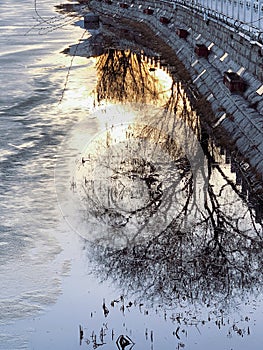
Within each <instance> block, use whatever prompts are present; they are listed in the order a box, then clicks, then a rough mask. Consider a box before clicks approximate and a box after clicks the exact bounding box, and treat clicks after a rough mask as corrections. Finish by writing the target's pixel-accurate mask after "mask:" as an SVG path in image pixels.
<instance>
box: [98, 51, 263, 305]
mask: <svg viewBox="0 0 263 350" xmlns="http://www.w3.org/2000/svg"><path fill="white" fill-rule="evenodd" d="M116 61H118V64H117V62H116ZM141 64H142V62H141V61H140V60H138V56H132V54H131V53H130V52H126V53H124V52H119V53H117V54H116V52H111V53H108V54H107V55H106V56H103V58H101V62H100V65H98V68H99V84H98V90H97V91H98V100H102V99H104V98H110V99H111V98H112V99H117V100H118V101H121V102H124V101H126V100H128V101H130V100H131V98H130V96H132V100H133V98H134V100H135V101H138V100H139V101H140V102H142V101H146V100H147V98H148V96H151V98H152V99H153V100H154V101H155V99H156V98H157V96H158V90H156V89H155V86H156V85H154V81H153V80H152V78H147V74H148V75H149V73H147V70H146V68H145V66H143V67H142V68H140V69H138V65H141ZM129 66H130V67H129ZM120 67H122V68H120ZM134 67H137V68H136V69H134ZM111 73H113V76H111ZM135 77H140V82H141V85H140V84H139V85H138V83H137V82H138V79H137V78H135ZM126 79H127V80H126ZM127 81H129V84H128V83H127ZM142 82H143V83H142ZM113 87H114V88H113ZM118 88H119V90H118ZM116 90H118V91H116ZM162 105H163V112H162V113H161V115H160V113H159V114H158V115H157V114H154V113H152V114H151V116H150V117H149V118H148V119H147V123H145V125H141V126H138V125H135V126H133V127H131V128H130V136H129V137H127V138H126V141H125V142H126V146H125V147H126V148H127V149H129V151H127V152H126V153H125V152H124V153H122V156H120V158H119V159H118V162H120V163H121V164H122V166H123V167H124V168H123V169H122V170H121V168H120V167H119V168H116V167H115V168H114V167H113V168H114V169H115V170H114V171H113V174H112V176H116V177H118V176H123V177H128V178H129V179H131V178H133V180H134V179H138V178H139V179H140V181H143V182H144V184H145V187H146V188H147V189H148V191H149V192H151V193H152V194H153V193H154V192H153V187H154V186H155V190H161V191H160V192H159V197H158V196H157V197H156V203H158V201H161V202H162V205H164V208H165V210H172V212H173V216H172V219H171V220H170V221H169V222H168V221H165V222H166V223H167V225H166V226H165V225H164V226H163V227H162V229H160V230H159V231H158V232H156V231H154V230H153V229H152V227H151V229H150V230H148V231H147V235H143V239H141V240H139V242H138V241H137V240H134V239H133V240H127V242H126V243H127V244H126V245H124V246H119V247H118V246H114V245H112V244H108V243H109V242H110V241H112V240H113V239H114V238H113V237H114V235H115V234H116V239H117V240H118V239H120V231H118V233H117V231H114V229H112V230H111V233H110V238H109V240H108V241H107V239H105V237H104V238H103V239H102V240H96V241H95V244H94V245H92V254H91V260H93V261H95V266H94V269H95V270H97V272H98V275H99V276H100V278H101V279H102V280H104V279H108V278H110V279H112V280H113V281H114V282H115V283H119V285H120V287H121V288H124V289H125V290H126V293H127V294H129V295H131V294H134V295H135V296H136V297H137V298H138V299H140V300H148V301H151V302H152V303H161V304H164V305H175V304H178V305H181V306H182V305H184V304H186V303H193V302H200V303H204V304H206V305H210V304H211V303H217V304H218V305H220V306H221V307H226V306H227V305H228V306H229V305H231V303H233V304H235V303H236V302H237V300H238V301H239V300H241V299H242V298H243V297H244V295H245V294H250V293H258V292H260V291H261V289H262V281H263V275H262V267H263V266H262V261H263V249H262V248H263V240H262V224H261V223H258V222H256V219H255V212H254V210H251V207H249V206H248V205H247V203H246V202H245V201H244V200H243V198H242V195H241V191H240V189H239V188H238V187H237V186H236V185H235V184H234V183H233V182H232V181H231V180H229V178H228V176H227V175H226V174H225V171H224V170H223V168H222V167H221V166H220V165H219V164H217V163H216V162H214V158H213V156H211V155H210V156H209V149H208V146H207V143H206V142H205V139H203V129H202V126H201V124H200V122H199V119H198V118H197V115H196V113H195V111H194V110H192V109H191V108H190V107H191V106H190V103H189V101H188V99H187V97H186V95H185V93H184V92H183V90H182V88H181V86H180V84H179V83H175V82H173V83H172V85H171V89H170V95H166V100H165V103H163V104H162ZM178 121H181V124H180V122H178ZM182 124H184V125H185V124H186V125H187V128H186V134H184V141H183V142H184V145H182V142H181V141H180V142H178V139H179V138H180V135H181V133H182V129H180V127H179V126H182ZM178 127H179V129H178ZM189 128H190V129H191V130H192V131H194V132H195V134H196V137H197V139H198V140H200V142H201V144H202V146H203V151H204V153H205V154H206V156H207V158H206V161H205V162H202V164H201V165H202V166H201V167H200V168H199V170H200V169H201V172H202V171H203V168H202V167H205V170H206V173H207V174H208V175H207V176H208V177H207V178H205V182H202V181H201V180H202V178H199V177H198V176H197V175H196V174H197V173H196V172H195V170H196V169H193V168H194V167H193V164H195V163H193V162H192V160H191V153H192V152H194V149H195V147H196V145H192V144H191V142H192V140H191V138H190V133H189V131H188V130H189ZM187 133H188V134H187ZM126 136H127V135H126ZM134 140H135V141H134ZM147 142H148V144H147ZM149 143H150V144H151V145H152V149H151V151H150V153H151V154H155V153H156V152H157V151H158V150H159V151H160V150H161V153H160V154H167V155H168V156H169V166H168V165H166V167H164V168H161V167H160V166H159V167H156V165H155V163H154V162H152V163H151V162H148V163H147V159H148V158H149V154H148V155H147V157H148V158H147V157H146V158H145V159H137V158H135V157H134V154H137V153H138V145H140V147H142V148H143V147H149ZM135 144H136V146H135ZM108 150H109V152H108V153H107V155H106V156H105V157H104V158H103V159H104V161H105V160H109V159H113V158H112V157H114V156H116V154H115V153H114V152H116V149H114V148H113V147H112V146H110V144H108ZM132 150H133V151H132ZM111 152H112V153H111ZM120 153H121V152H120ZM155 161H156V159H155ZM109 164H111V166H112V163H109ZM147 165H148V167H149V168H151V169H152V170H149V172H148V174H147V175H145V171H146V167H147ZM159 165H160V163H159ZM199 165H200V164H199ZM113 168H112V169H113ZM157 168H158V174H156V172H157V171H156V169H157ZM116 169H118V172H116ZM164 173H165V179H166V180H167V179H169V181H167V182H166V184H165V185H164V181H160V180H159V179H160V178H161V179H163V178H162V176H164V175H163V174H164ZM179 184H180V185H179ZM125 185H127V186H131V185H130V184H129V185H128V184H127V183H126V184H125ZM137 185H138V183H137ZM107 186H108V185H107ZM107 186H106V187H107ZM111 186H112V183H111ZM152 186H153V187H152ZM178 186H179V189H178ZM113 187H114V185H113ZM141 189H142V188H141ZM176 189H178V193H180V194H179V195H178V193H177V194H176V196H175V195H174V192H176ZM233 189H234V191H233ZM113 191H114V190H113ZM115 191H116V192H118V191H119V190H116V189H115ZM118 193H119V192H118ZM142 193H143V192H142ZM164 193H166V196H164ZM155 195H156V192H155ZM138 196H140V192H138ZM142 196H143V195H142ZM101 197H103V195H102V196H101ZM152 198H154V197H152ZM93 199H94V198H93ZM118 200H119V197H118ZM138 200H139V199H138ZM95 201H96V200H95ZM175 202H176V205H175ZM101 203H102V201H100V205H101ZM164 203H165V204H164ZM93 204H94V203H93ZM123 205H124V203H122V204H121V205H119V209H118V210H116V208H117V207H116V206H115V207H114V211H115V213H119V215H120V213H122V215H123V212H122V211H121V208H122V207H123ZM103 210H110V209H109V207H107V204H106V202H104V204H103ZM156 212H157V213H158V214H159V215H160V217H161V216H162V215H163V212H162V211H161V210H160V208H159V205H158V204H156ZM131 213H132V214H134V216H137V221H133V225H135V226H136V224H138V222H139V221H140V220H143V219H142V217H141V216H142V215H145V213H146V212H145V211H143V210H140V209H136V210H134V211H130V212H129V215H130V216H127V215H126V219H125V220H126V222H125V220H124V218H122V219H123V220H124V221H122V222H123V227H124V229H123V230H122V231H121V236H122V237H123V236H125V235H126V234H127V230H129V227H128V226H127V222H128V221H130V220H131ZM94 215H97V217H99V216H100V218H102V217H103V215H102V213H101V212H98V213H97V214H96V213H94ZM111 215H113V213H111ZM150 216H151V215H150ZM147 222H148V221H147ZM113 226H114V225H113ZM115 227H116V225H115ZM144 227H145V226H144ZM141 232H142V231H141V230H140V229H139V233H141ZM137 237H138V236H136V238H137Z"/></svg>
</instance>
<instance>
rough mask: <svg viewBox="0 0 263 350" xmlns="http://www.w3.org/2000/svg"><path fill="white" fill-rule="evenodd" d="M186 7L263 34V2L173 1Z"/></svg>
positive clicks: (242, 0)
mask: <svg viewBox="0 0 263 350" xmlns="http://www.w3.org/2000/svg"><path fill="white" fill-rule="evenodd" d="M171 1H172V2H173V3H175V4H176V3H178V4H180V5H183V6H186V7H192V8H193V9H196V10H198V11H200V12H203V13H204V17H205V16H206V17H207V19H209V16H210V17H213V18H218V19H221V20H227V21H228V22H229V21H232V22H233V24H234V25H235V26H236V27H242V28H243V29H246V30H247V31H249V32H251V31H254V32H255V34H256V33H257V34H259V33H262V32H263V0H171Z"/></svg>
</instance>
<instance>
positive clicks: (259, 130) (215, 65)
mask: <svg viewBox="0 0 263 350" xmlns="http://www.w3.org/2000/svg"><path fill="white" fill-rule="evenodd" d="M120 4H121V3H119V2H112V3H111V4H107V3H106V2H102V1H98V0H91V1H90V2H89V8H90V9H91V10H92V11H94V12H97V13H99V14H101V15H104V16H105V15H107V16H114V17H115V18H120V19H122V18H126V19H130V20H134V21H137V22H144V23H145V24H147V26H148V27H149V28H150V29H151V30H152V31H153V32H154V33H155V34H156V35H157V36H159V37H160V38H161V39H162V40H163V41H164V42H165V43H166V44H167V45H169V46H170V47H171V48H172V49H173V51H174V52H175V54H176V56H177V57H178V59H179V60H180V61H181V62H182V63H183V65H184V67H185V68H186V69H187V71H188V72H189V74H190V77H191V82H190V81H188V82H187V83H188V84H194V85H195V87H196V89H197V90H198V92H199V94H200V95H201V96H203V98H204V99H205V100H206V101H208V102H209V104H210V106H211V108H212V111H213V116H211V115H209V119H210V120H209V125H210V131H211V133H212V134H213V133H214V134H215V135H217V134H218V133H220V132H221V131H222V129H223V130H224V131H225V133H226V135H227V137H228V136H231V141H232V144H234V146H235V148H236V149H237V150H238V152H240V153H241V154H242V156H244V157H245V159H246V160H247V162H248V163H249V164H250V165H251V166H252V167H253V169H254V170H255V171H256V174H257V178H258V180H259V183H260V182H261V181H262V180H263V59H262V50H261V47H260V46H258V45H257V43H256V42H251V39H250V38H249V37H246V36H245V35H242V33H238V32H237V30H236V29H235V28H231V27H230V26H228V25H227V24H224V23H223V22H220V23H219V22H218V21H217V20H212V19H208V18H207V17H204V16H203V15H202V14H201V13H197V12H196V13H193V10H191V9H190V8H187V6H183V5H178V4H177V5H174V4H173V3H171V2H163V1H154V2H152V1H148V0H144V1H139V0H129V1H126V2H125V4H126V5H127V6H126V8H122V7H121V6H120ZM145 8H151V9H153V11H154V12H153V14H152V15H149V14H145V13H144V12H143V10H144V9H145ZM160 17H166V18H167V19H169V23H168V24H163V23H161V21H160ZM178 28H182V29H186V30H187V31H188V33H189V35H188V36H187V38H186V39H182V38H179V36H178V34H177V29H178ZM196 44H205V45H206V46H207V47H208V48H209V49H210V53H209V56H208V59H206V58H203V57H198V56H197V55H196V54H195V51H194V48H195V47H196ZM225 71H233V72H237V73H238V74H239V75H240V76H241V77H242V78H243V79H244V81H245V83H246V86H247V87H246V90H245V92H244V93H242V94H233V93H231V92H230V91H229V89H228V88H227V87H226V86H225V85H224V83H223V74H224V72H225ZM203 101H204V100H201V101H200V102H201V103H203ZM197 102H198V101H197ZM221 134H222V133H221ZM228 141H230V139H229V140H228ZM260 187H261V184H260Z"/></svg>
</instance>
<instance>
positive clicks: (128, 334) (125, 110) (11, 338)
mask: <svg viewBox="0 0 263 350" xmlns="http://www.w3.org/2000/svg"><path fill="white" fill-rule="evenodd" d="M59 4H60V2H59V1H44V0H39V1H32V0H22V1H20V2H19V4H18V3H17V2H15V1H14V0H3V1H2V3H1V5H0V9H1V20H0V26H1V37H0V43H1V53H0V76H1V86H2V89H1V98H0V124H1V128H0V132H1V138H0V150H1V152H0V176H1V182H0V199H1V200H0V216H1V222H0V280H1V292H0V349H3V350H15V349H37V350H42V349H54V350H55V349H56V350H57V349H64V350H65V349H66V350H73V349H79V348H82V349H92V348H96V347H100V348H102V349H103V348H105V349H106V348H107V349H119V350H120V349H125V350H128V349H131V348H133V349H134V350H136V349H141V348H144V349H149V350H150V349H155V350H161V349H167V350H170V349H181V348H185V349H191V350H192V349H196V350H201V349H204V348H209V347H213V348H214V349H215V350H216V349H218V350H222V349H229V350H230V349H238V350H243V349H248V348H250V349H254V350H259V349H261V345H262V340H263V338H262V331H261V324H262V319H263V315H262V313H263V304H262V295H263V294H262V286H263V285H262V278H263V276H262V261H263V260H262V244H263V242H262V222H261V216H260V213H259V212H258V210H259V209H258V208H257V207H256V206H255V200H254V201H252V202H251V201H249V200H248V195H247V189H246V188H245V186H244V179H243V187H242V186H241V184H240V182H239V178H238V177H237V174H236V172H235V171H233V168H232V169H231V166H230V164H228V163H229V162H228V155H227V152H226V150H223V149H220V148H219V147H217V146H215V145H214V143H213V142H211V141H210V140H207V139H204V135H203V133H202V142H203V146H204V148H201V146H200V143H199V142H198V139H197V136H196V133H195V132H197V134H198V133H199V132H200V126H199V124H198V123H197V122H196V120H197V116H196V114H195V112H194V111H193V110H191V108H190V104H189V101H188V99H187V96H186V95H185V93H184V92H183V91H182V89H181V87H180V84H174V83H173V81H172V79H171V77H170V76H169V75H168V74H166V73H165V72H164V71H163V70H162V69H159V67H154V65H153V62H149V60H147V58H145V57H141V56H140V55H138V53H133V52H131V51H129V50H126V51H124V50H121V44H118V49H117V50H114V49H112V50H108V51H105V52H104V53H103V54H102V55H101V56H100V57H98V58H94V57H90V58H86V57H80V56H78V55H75V56H72V55H65V54H63V53H62V51H63V50H65V49H66V48H67V47H68V46H69V45H73V48H74V47H75V48H76V46H74V45H76V44H77V43H78V42H79V40H80V39H81V44H78V46H77V49H79V55H80V53H81V52H82V53H83V51H81V49H82V48H83V46H84V47H85V43H86V41H85V39H87V38H88V37H89V36H90V33H89V32H84V30H83V29H82V28H80V27H79V26H78V25H74V22H77V21H78V20H79V19H78V18H76V17H72V16H70V15H68V16H66V15H65V14H64V15H63V14H59V13H57V12H56V11H55V7H54V6H55V5H59ZM93 34H94V33H93ZM97 34H98V33H97ZM98 38H100V40H102V41H103V40H105V38H103V39H101V37H98ZM103 42H104V41H103ZM106 43H107V44H108V45H109V43H110V45H111V47H112V45H113V46H114V42H112V41H110V40H108V41H107V40H106ZM126 49H127V47H126ZM72 52H73V53H76V51H74V49H73V51H72V50H71V53H72ZM124 76H125V79H124V78H123V77H124ZM164 105H165V108H164V109H163V108H162V107H163V106H164ZM171 111H173V112H175V113H170V112H171ZM192 130H194V131H192ZM206 152H207V154H208V153H209V154H210V155H212V157H211V158H210V157H209V158H207V157H206V155H205V154H206ZM225 160H227V161H226V162H225ZM232 167H233V164H232ZM255 208H256V209H255ZM79 327H80V328H79ZM80 329H81V330H83V337H80V335H81V333H80Z"/></svg>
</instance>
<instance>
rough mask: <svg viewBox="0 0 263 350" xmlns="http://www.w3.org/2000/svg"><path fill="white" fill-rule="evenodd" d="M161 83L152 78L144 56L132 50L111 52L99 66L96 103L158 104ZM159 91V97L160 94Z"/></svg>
mask: <svg viewBox="0 0 263 350" xmlns="http://www.w3.org/2000/svg"><path fill="white" fill-rule="evenodd" d="M157 85H158V79H156V78H155V76H154V74H149V65H148V64H147V63H146V62H144V61H143V59H142V56H141V54H137V53H134V52H132V51H131V50H115V49H109V50H107V52H106V53H104V54H103V55H101V56H100V57H99V59H98V62H97V87H96V92H97V101H98V103H99V102H101V101H102V100H112V101H115V102H116V101H118V102H127V101H130V102H132V101H134V102H141V103H149V101H151V102H153V101H157V99H158V98H160V93H161V92H160V91H158V89H157ZM157 91H158V93H157Z"/></svg>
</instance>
